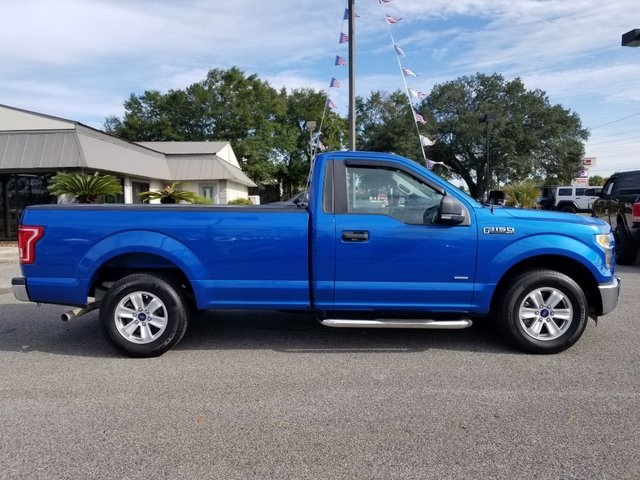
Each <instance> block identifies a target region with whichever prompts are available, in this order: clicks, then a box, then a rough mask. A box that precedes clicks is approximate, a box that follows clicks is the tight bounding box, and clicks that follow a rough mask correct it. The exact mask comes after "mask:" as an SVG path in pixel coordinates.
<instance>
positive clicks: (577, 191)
mask: <svg viewBox="0 0 640 480" xmlns="http://www.w3.org/2000/svg"><path fill="white" fill-rule="evenodd" d="M585 190H586V188H576V196H579V195H584V191H585Z"/></svg>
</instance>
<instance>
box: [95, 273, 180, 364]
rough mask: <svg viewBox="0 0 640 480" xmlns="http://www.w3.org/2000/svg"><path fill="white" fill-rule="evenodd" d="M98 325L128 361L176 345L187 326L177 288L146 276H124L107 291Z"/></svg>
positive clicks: (157, 353)
mask: <svg viewBox="0 0 640 480" xmlns="http://www.w3.org/2000/svg"><path fill="white" fill-rule="evenodd" d="M100 322H101V323H102V326H103V329H104V331H105V333H106V334H107V337H108V338H109V340H110V342H111V343H112V344H113V345H114V346H115V347H116V348H117V349H118V350H120V351H121V352H123V353H125V354H127V355H129V356H131V357H156V356H158V355H162V354H163V353H164V352H166V351H167V350H169V349H170V348H171V347H173V346H174V345H176V344H177V343H178V342H179V341H180V340H181V339H182V337H183V336H184V334H185V332H186V331H187V326H188V324H189V309H188V307H187V304H186V302H185V299H184V297H183V295H182V294H181V292H180V290H179V288H177V287H176V286H174V285H173V284H172V283H171V282H170V281H168V280H167V279H165V278H163V277H160V276H157V275H153V274H147V273H136V274H133V275H128V276H126V277H124V278H122V279H120V280H118V281H117V282H116V283H114V284H113V286H112V287H111V288H110V289H109V290H108V291H107V294H106V295H105V298H104V300H103V302H102V305H101V307H100Z"/></svg>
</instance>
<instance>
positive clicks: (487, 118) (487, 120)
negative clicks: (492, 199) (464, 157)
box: [480, 112, 496, 201]
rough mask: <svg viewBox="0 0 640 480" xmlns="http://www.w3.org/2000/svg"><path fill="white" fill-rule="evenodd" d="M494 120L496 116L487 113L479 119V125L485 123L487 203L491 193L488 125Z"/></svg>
mask: <svg viewBox="0 0 640 480" xmlns="http://www.w3.org/2000/svg"><path fill="white" fill-rule="evenodd" d="M495 119H496V114H495V113H492V112H489V113H485V114H484V115H482V116H481V117H480V123H485V124H486V130H485V133H486V137H485V148H486V151H487V188H486V190H487V195H486V199H487V201H489V194H490V193H491V158H490V157H489V145H490V143H489V131H490V129H491V127H490V125H491V122H493V121H494V120H495Z"/></svg>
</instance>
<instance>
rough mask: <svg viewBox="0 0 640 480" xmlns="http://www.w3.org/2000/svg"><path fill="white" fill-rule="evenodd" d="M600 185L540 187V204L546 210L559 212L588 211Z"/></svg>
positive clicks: (595, 198) (596, 197)
mask: <svg viewBox="0 0 640 480" xmlns="http://www.w3.org/2000/svg"><path fill="white" fill-rule="evenodd" d="M600 190H602V187H577V186H573V185H563V186H550V187H542V188H541V199H540V205H541V206H542V208H544V209H546V210H560V211H561V212H570V213H576V212H589V211H591V205H593V202H595V201H596V200H597V199H598V198H599V196H598V193H599V192H600Z"/></svg>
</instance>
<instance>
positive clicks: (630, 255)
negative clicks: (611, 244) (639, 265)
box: [614, 223, 638, 265]
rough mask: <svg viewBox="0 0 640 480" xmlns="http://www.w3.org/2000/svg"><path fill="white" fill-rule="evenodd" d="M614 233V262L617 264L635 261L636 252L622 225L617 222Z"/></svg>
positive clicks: (630, 263) (629, 263)
mask: <svg viewBox="0 0 640 480" xmlns="http://www.w3.org/2000/svg"><path fill="white" fill-rule="evenodd" d="M614 234H615V237H616V263H617V264H619V265H633V264H634V263H636V257H637V256H638V252H637V250H636V249H635V246H634V245H633V242H632V240H631V239H630V238H629V236H628V235H627V232H626V231H625V228H624V225H622V224H621V223H618V224H617V225H616V229H615V232H614Z"/></svg>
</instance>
